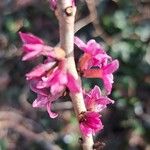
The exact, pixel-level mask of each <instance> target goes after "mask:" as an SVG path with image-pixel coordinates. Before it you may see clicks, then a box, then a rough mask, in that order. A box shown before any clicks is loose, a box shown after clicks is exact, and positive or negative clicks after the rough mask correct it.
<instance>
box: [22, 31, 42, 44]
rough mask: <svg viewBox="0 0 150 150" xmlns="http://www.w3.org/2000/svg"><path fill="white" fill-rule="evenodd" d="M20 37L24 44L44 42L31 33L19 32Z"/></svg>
mask: <svg viewBox="0 0 150 150" xmlns="http://www.w3.org/2000/svg"><path fill="white" fill-rule="evenodd" d="M19 35H20V38H21V40H22V42H23V43H26V44H44V41H43V40H42V39H40V38H39V37H37V36H35V35H33V34H31V33H22V32H19Z"/></svg>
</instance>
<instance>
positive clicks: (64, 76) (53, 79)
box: [37, 61, 81, 95]
mask: <svg viewBox="0 0 150 150" xmlns="http://www.w3.org/2000/svg"><path fill="white" fill-rule="evenodd" d="M41 79H42V80H41V81H40V82H39V83H38V84H37V88H38V89H42V88H48V87H50V91H51V94H53V95H54V94H56V93H59V92H61V91H64V90H65V89H66V87H67V88H68V89H69V90H70V91H71V92H79V91H80V89H81V88H80V85H78V82H77V80H76V79H75V78H74V77H73V75H72V74H71V73H69V72H68V71H67V70H66V68H65V61H61V62H59V65H58V66H56V67H55V68H54V69H53V70H52V71H51V72H50V73H48V75H47V76H45V77H44V76H43V77H42V78H41Z"/></svg>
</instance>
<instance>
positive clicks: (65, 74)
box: [19, 32, 81, 117]
mask: <svg viewBox="0 0 150 150" xmlns="http://www.w3.org/2000/svg"><path fill="white" fill-rule="evenodd" d="M19 35H20V37H21V40H22V41H23V47H22V50H23V51H24V53H25V55H24V56H23V60H30V59H34V58H36V57H39V56H45V61H44V62H43V63H41V64H39V65H37V66H36V67H34V68H33V69H32V70H31V71H30V72H28V73H27V74H26V80H28V82H29V84H30V88H31V90H32V91H33V92H35V93H36V94H37V99H36V100H35V101H34V103H33V106H34V107H42V108H43V107H44V108H47V111H48V113H49V116H50V117H54V116H56V115H53V113H52V112H51V111H50V105H51V102H52V101H54V100H56V99H58V98H59V97H60V96H61V94H62V93H63V92H64V91H65V90H66V88H68V89H69V90H70V92H73V93H76V92H79V91H80V90H81V86H80V85H79V83H78V82H77V79H75V78H74V76H73V75H72V74H71V73H70V72H69V71H67V69H66V59H65V52H64V50H62V49H61V48H52V47H50V46H47V45H45V43H44V41H43V40H42V39H40V38H39V37H37V36H35V35H33V34H31V33H22V32H20V33H19Z"/></svg>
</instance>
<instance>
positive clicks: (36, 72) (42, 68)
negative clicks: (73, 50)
mask: <svg viewBox="0 0 150 150" xmlns="http://www.w3.org/2000/svg"><path fill="white" fill-rule="evenodd" d="M54 65H55V62H49V63H46V64H40V65H38V66H36V67H35V68H34V69H33V70H32V71H31V72H29V73H27V74H26V78H27V80H31V79H32V78H37V77H40V76H41V75H43V74H44V73H45V72H46V71H48V70H50V69H51V68H52V67H53V66H54Z"/></svg>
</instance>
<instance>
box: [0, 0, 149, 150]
mask: <svg viewBox="0 0 150 150" xmlns="http://www.w3.org/2000/svg"><path fill="white" fill-rule="evenodd" d="M48 5H49V4H48V1H46V0H45V1H40V0H26V1H22V0H0V150H60V149H63V150H79V149H81V148H80V146H79V145H80V144H79V143H80V142H79V140H78V138H79V131H78V125H77V122H76V118H75V116H74V113H73V109H72V105H71V102H70V99H69V97H68V96H66V97H65V98H63V99H60V100H59V101H57V103H56V104H55V105H54V108H53V109H54V110H55V111H58V112H59V117H58V118H56V119H50V118H49V117H48V114H47V113H46V112H45V111H43V110H41V109H33V108H32V106H31V104H32V102H33V100H34V98H35V95H34V93H32V92H31V91H29V87H28V86H27V83H26V81H25V77H24V75H25V73H26V72H28V71H29V70H30V69H31V68H32V67H33V66H35V64H37V63H39V62H40V61H42V60H41V59H38V60H36V61H34V62H22V61H21V50H20V47H21V41H20V39H19V37H18V31H24V32H32V33H33V34H35V35H37V36H39V37H41V38H43V39H44V40H45V41H46V42H47V43H48V44H49V45H51V46H55V45H56V44H57V43H58V42H59V32H58V22H57V20H56V18H55V15H54V12H52V11H51V10H50V9H49V6H48ZM77 6H78V12H77V15H76V35H78V36H79V37H80V38H81V39H83V40H84V41H88V40H89V39H92V38H93V39H95V40H96V41H97V42H101V44H102V45H103V46H104V47H105V48H106V50H107V52H108V53H109V54H110V55H111V56H112V57H113V58H117V59H119V62H120V68H119V70H118V71H117V73H115V76H114V80H115V83H114V88H113V92H112V94H111V95H110V98H112V99H114V100H115V104H114V105H113V106H110V107H108V109H106V110H105V111H103V117H102V119H103V123H104V125H105V127H104V130H103V131H102V132H100V133H99V134H98V135H96V137H95V141H101V142H104V143H105V144H106V146H105V147H104V148H103V149H104V150H150V1H149V0H85V1H84V0H81V1H78V2H77ZM81 27H83V28H81ZM80 53H81V52H80V50H79V49H77V47H75V54H76V59H78V58H79V55H80ZM94 84H98V85H100V86H101V82H100V81H99V80H91V79H90V80H88V79H83V85H84V86H85V87H86V88H90V87H91V88H92V87H93V86H94Z"/></svg>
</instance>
